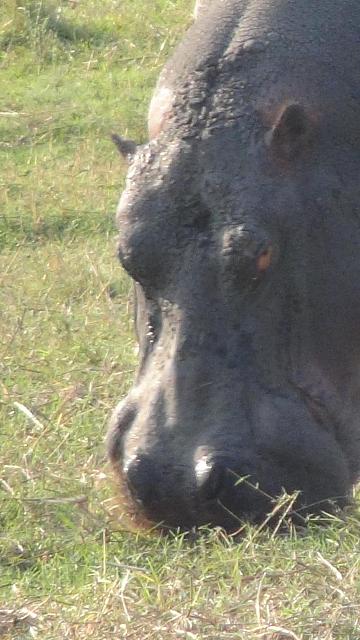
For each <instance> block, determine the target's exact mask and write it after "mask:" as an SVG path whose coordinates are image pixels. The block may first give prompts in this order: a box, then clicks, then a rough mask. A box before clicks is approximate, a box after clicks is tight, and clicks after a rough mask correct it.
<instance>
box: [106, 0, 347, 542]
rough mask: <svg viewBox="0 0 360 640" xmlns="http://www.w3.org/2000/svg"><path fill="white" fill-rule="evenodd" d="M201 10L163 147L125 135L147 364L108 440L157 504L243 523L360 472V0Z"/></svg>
mask: <svg viewBox="0 0 360 640" xmlns="http://www.w3.org/2000/svg"><path fill="white" fill-rule="evenodd" d="M198 14H199V15H198V18H197V20H196V22H195V23H194V24H193V26H192V27H191V28H190V30H189V32H188V33H187V35H186V36H185V39H184V40H183V42H182V43H181V44H180V46H179V47H178V49H177V50H176V52H175V55H174V56H173V58H172V59H171V60H170V62H169V63H168V64H167V66H166V68H165V69H164V71H163V73H162V75H161V77H160V80H159V83H158V87H157V90H156V93H155V97H154V99H153V101H152V105H151V109H150V122H149V129H150V135H151V140H150V142H149V144H146V145H144V146H141V147H137V148H135V147H134V145H132V144H131V143H129V142H127V141H123V140H121V139H120V138H118V139H117V143H118V146H119V147H120V150H121V151H122V152H123V154H124V155H126V156H127V157H128V159H129V164H130V166H129V173H128V179H127V184H126V189H125V192H124V193H123V195H122V197H121V200H120V204H119V208H118V214H117V220H118V226H119V230H120V238H119V257H120V260H121V263H122V265H123V267H124V268H125V270H126V271H127V272H128V273H129V274H130V276H131V277H132V278H133V279H134V281H135V283H136V284H135V289H136V328H137V335H138V339H139V345H140V363H139V369H138V373H137V377H136V380H135V383H134V386H133V388H132V390H131V391H130V393H129V395H128V396H127V398H125V400H123V401H122V402H121V403H120V405H119V406H118V407H117V408H116V409H115V411H114V414H113V418H112V421H111V426H110V430H109V435H108V450H109V456H110V459H111V461H112V463H113V466H114V469H115V472H116V473H117V475H118V478H119V482H120V483H121V485H122V488H123V490H124V488H125V492H126V493H127V494H128V496H130V501H131V502H132V505H133V509H134V511H135V512H137V513H138V514H139V516H141V517H145V518H146V519H148V520H150V521H152V522H155V523H163V524H164V525H165V526H170V527H180V528H183V529H188V528H190V527H193V526H197V525H202V524H210V525H218V526H222V527H224V528H225V529H227V530H229V531H233V530H234V529H236V528H237V527H238V526H239V522H241V521H243V520H244V519H250V520H251V521H261V520H262V519H263V518H264V517H265V516H266V514H267V513H268V512H269V511H270V510H271V509H272V507H273V503H272V500H271V497H276V496H279V495H280V494H281V493H282V491H283V489H285V490H286V491H287V492H288V493H291V492H293V491H295V490H298V491H300V495H299V498H298V500H297V503H296V505H295V508H296V509H297V510H298V511H299V513H300V514H303V515H304V514H305V513H307V512H309V511H310V512H314V513H316V512H318V511H321V510H329V509H330V508H331V503H332V500H335V501H337V502H338V504H340V505H343V504H344V503H345V502H346V496H348V495H349V492H350V490H351V487H352V485H353V484H354V483H355V482H356V480H357V477H358V474H359V458H360V456H359V453H360V424H359V421H360V406H359V405H360V374H359V363H360V252H359V247H360V205H359V202H360V198H359V196H360V184H359V175H360V73H359V69H360V4H359V2H358V0H344V1H343V2H334V0H317V2H307V1H305V0H271V1H270V0H225V1H222V2H220V1H217V0H213V1H212V2H210V3H209V4H208V6H207V7H205V8H204V7H203V8H199V11H198ZM244 477H245V478H246V480H245V481H242V482H240V483H239V482H238V479H239V478H244ZM256 487H258V489H257V488H256ZM123 492H124V491H123Z"/></svg>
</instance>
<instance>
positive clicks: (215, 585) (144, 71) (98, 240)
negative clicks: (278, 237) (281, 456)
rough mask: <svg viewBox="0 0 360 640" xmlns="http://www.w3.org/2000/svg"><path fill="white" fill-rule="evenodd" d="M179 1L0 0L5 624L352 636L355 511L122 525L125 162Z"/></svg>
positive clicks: (126, 364)
mask: <svg viewBox="0 0 360 640" xmlns="http://www.w3.org/2000/svg"><path fill="white" fill-rule="evenodd" d="M191 8H192V2H191V1H190V0H172V1H170V0H153V1H152V2H144V0H122V1H121V0H102V2H101V3H100V2H98V1H96V0H79V1H77V2H75V1H72V0H68V1H67V2H66V1H65V0H63V1H62V2H60V1H57V2H55V1H54V2H53V3H51V2H50V1H45V0H44V1H42V2H41V1H39V0H33V1H31V0H28V1H25V0H2V3H1V6H0V86H1V93H0V96H1V103H0V162H1V175H0V250H1V253H0V398H1V403H0V444H1V450H0V504H1V507H0V637H1V638H4V639H5V640H9V639H10V638H12V639H13V638H14V639H17V640H23V639H27V638H34V637H38V638H41V640H54V639H55V640H63V639H67V638H69V639H79V640H82V639H85V638H89V637H92V638H93V639H94V640H102V639H104V640H105V639H106V640H109V638H116V639H118V638H129V639H130V638H131V639H136V640H138V639H139V640H140V639H141V640H145V639H147V638H156V639H157V640H162V639H164V640H171V639H175V638H184V639H186V640H194V639H195V640H197V639H206V640H209V639H212V640H218V639H219V638H224V639H225V640H226V639H227V640H230V639H235V638H236V639H244V640H245V639H246V640H249V639H251V640H255V639H257V638H259V639H260V638H261V639H263V640H285V639H286V638H293V639H295V640H296V639H301V640H304V639H305V640H306V639H309V640H310V639H319V640H333V639H337V640H359V637H360V620H359V619H360V607H359V604H358V603H359V601H360V600H359V598H360V593H359V591H360V579H359V575H360V574H359V564H360V554H359V551H360V516H359V513H358V511H354V512H353V513H352V514H351V515H349V516H348V518H347V519H346V520H345V522H343V521H342V520H340V519H333V521H332V522H331V523H330V524H329V526H328V527H326V528H321V527H319V526H317V525H316V523H314V525H312V526H311V527H310V529H309V531H308V532H307V534H306V535H304V536H300V537H299V535H295V533H294V532H292V533H290V534H289V535H288V536H277V537H273V536H271V534H270V532H266V531H265V530H259V529H255V528H252V527H250V526H249V527H246V528H245V530H244V532H243V535H242V537H241V539H240V540H239V541H237V542H235V541H233V540H232V539H230V538H227V537H226V536H224V535H223V534H222V533H221V532H219V531H214V532H210V533H209V534H208V535H204V536H202V537H200V539H198V540H195V541H189V540H187V539H186V538H184V537H183V536H180V535H178V536H170V537H168V538H160V537H158V536H156V535H154V534H150V533H146V532H131V531H127V530H126V529H125V527H124V525H123V523H122V521H121V519H119V518H117V515H118V514H119V513H120V512H121V504H118V501H117V498H116V495H115V492H114V489H113V487H112V484H111V479H110V477H109V470H108V468H107V465H106V459H105V454H104V445H103V440H104V434H105V430H106V423H107V420H108V417H109V415H110V413H111V410H112V408H113V407H114V405H115V403H116V402H117V401H118V399H119V398H120V397H121V396H123V395H124V394H125V392H126V390H127V389H128V388H129V386H130V384H131V380H132V378H133V374H134V369H135V366H136V355H135V350H134V349H135V344H134V337H133V331H132V321H131V293H130V283H129V282H128V280H127V278H126V277H125V276H124V274H123V273H122V272H121V271H120V269H119V267H118V265H117V262H116V259H115V237H116V230H115V227H114V223H113V217H114V211H115V208H116V202H117V199H118V196H119V193H120V191H121V188H122V183H123V179H124V167H123V166H122V165H121V162H120V161H119V159H118V156H117V153H116V151H115V149H114V148H113V146H112V144H111V143H110V141H109V134H110V132H112V131H118V132H119V133H122V134H123V135H128V136H130V137H133V138H135V139H137V140H140V141H141V140H144V139H145V138H146V128H145V119H146V109H147V104H148V101H149V98H150V95H151V90H152V87H153V85H154V83H155V81H156V77H157V75H158V72H159V69H160V67H161V65H162V63H163V61H164V60H165V58H166V57H167V55H168V53H169V51H170V50H171V49H172V48H173V46H174V44H175V42H176V41H177V40H178V38H179V37H180V35H181V33H182V32H183V30H184V28H185V25H186V24H187V23H189V21H190V16H191Z"/></svg>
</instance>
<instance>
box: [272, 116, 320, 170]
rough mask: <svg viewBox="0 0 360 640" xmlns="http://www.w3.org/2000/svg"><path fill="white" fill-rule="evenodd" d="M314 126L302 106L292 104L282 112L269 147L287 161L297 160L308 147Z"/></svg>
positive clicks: (273, 129) (273, 130)
mask: <svg viewBox="0 0 360 640" xmlns="http://www.w3.org/2000/svg"><path fill="white" fill-rule="evenodd" d="M312 131H313V124H312V122H311V120H310V118H309V116H308V114H307V113H306V110H305V109H304V107H303V106H302V105H300V104H290V105H288V106H286V107H285V108H284V109H283V111H282V112H281V114H280V116H279V118H278V120H277V122H276V123H275V126H274V127H273V128H272V130H271V131H270V135H269V138H268V142H269V146H271V148H272V149H273V150H274V151H275V153H276V154H278V155H280V156H283V157H284V158H286V159H289V160H290V159H291V158H295V157H296V156H297V155H298V154H299V153H300V152H301V151H302V150H303V149H304V148H305V147H306V146H308V144H309V142H310V138H311V134H312Z"/></svg>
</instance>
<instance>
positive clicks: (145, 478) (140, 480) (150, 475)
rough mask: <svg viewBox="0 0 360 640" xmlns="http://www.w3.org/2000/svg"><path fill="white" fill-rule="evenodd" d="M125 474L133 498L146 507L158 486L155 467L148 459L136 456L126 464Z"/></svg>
mask: <svg viewBox="0 0 360 640" xmlns="http://www.w3.org/2000/svg"><path fill="white" fill-rule="evenodd" d="M124 474H125V476H126V481H127V484H128V487H129V489H130V491H131V493H132V495H133V497H134V498H135V499H136V500H137V501H140V502H141V503H142V504H143V505H146V504H147V503H148V502H149V501H150V500H151V496H152V493H153V488H154V486H156V484H157V477H156V475H157V474H156V469H155V466H154V465H153V464H152V463H151V461H150V460H148V459H147V457H145V456H138V455H135V456H133V457H132V458H130V459H129V460H128V461H127V462H126V463H125V464H124Z"/></svg>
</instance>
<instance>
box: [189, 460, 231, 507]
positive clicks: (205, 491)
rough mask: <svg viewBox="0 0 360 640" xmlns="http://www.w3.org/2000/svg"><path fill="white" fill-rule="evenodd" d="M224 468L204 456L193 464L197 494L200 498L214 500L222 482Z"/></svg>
mask: <svg viewBox="0 0 360 640" xmlns="http://www.w3.org/2000/svg"><path fill="white" fill-rule="evenodd" d="M224 476H225V469H224V467H223V466H222V465H221V464H218V463H215V462H212V461H211V460H209V459H208V458H207V457H206V456H204V457H203V458H200V460H199V461H198V462H197V463H196V465H195V479H196V486H197V489H198V495H199V496H200V498H201V499H202V500H215V498H217V497H218V495H219V493H220V491H221V489H222V487H223V483H224Z"/></svg>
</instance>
